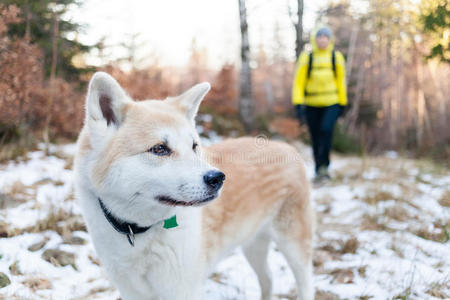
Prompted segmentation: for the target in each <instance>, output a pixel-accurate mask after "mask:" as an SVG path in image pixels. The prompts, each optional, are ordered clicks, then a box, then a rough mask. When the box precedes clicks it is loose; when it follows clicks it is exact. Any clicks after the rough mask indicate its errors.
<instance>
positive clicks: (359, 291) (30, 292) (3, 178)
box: [0, 143, 450, 300]
mask: <svg viewBox="0 0 450 300" xmlns="http://www.w3.org/2000/svg"><path fill="white" fill-rule="evenodd" d="M294 146H296V147H297V148H298V149H299V151H300V152H302V153H303V154H304V157H305V160H306V165H307V171H308V174H309V177H312V175H313V174H312V173H313V170H312V169H313V166H312V161H311V158H310V154H309V150H308V148H307V147H305V146H303V145H302V144H300V143H294ZM74 151H75V145H73V144H68V145H53V146H52V147H51V149H50V155H45V153H44V151H34V152H30V153H28V154H27V155H25V156H22V157H20V158H18V159H16V160H15V161H10V162H8V163H6V164H2V165H0V237H2V238H1V239H0V286H4V285H6V287H3V288H0V299H118V298H119V294H118V292H117V290H115V289H114V287H112V285H111V284H110V283H109V281H108V280H107V277H106V275H105V273H104V271H103V270H102V268H101V266H100V263H99V261H98V258H97V256H96V254H95V251H94V249H93V246H92V243H91V240H90V237H89V235H88V233H87V232H86V228H85V226H84V222H83V219H82V217H81V214H80V209H79V208H78V206H77V203H76V201H75V200H74V196H73V180H72V171H71V168H72V164H73V154H74ZM331 173H332V175H333V180H332V181H330V182H329V183H327V184H325V185H322V186H320V187H315V188H313V192H312V198H313V202H314V204H315V208H316V212H317V234H316V242H315V256H314V268H315V270H314V273H315V278H314V282H315V286H316V299H318V300H321V299H322V300H323V299H448V298H449V297H450V259H449V257H450V241H449V239H450V221H449V220H450V171H449V170H448V169H445V168H444V167H441V166H436V165H434V164H432V163H429V162H426V161H421V160H411V159H405V158H402V157H399V156H398V155H397V154H396V153H394V152H389V153H386V155H384V156H378V157H366V158H364V159H363V158H361V157H355V156H338V155H334V156H333V162H332V166H331ZM269 266H270V268H271V271H272V277H273V280H274V287H273V293H274V296H273V299H295V295H296V291H295V285H294V278H293V276H292V273H291V272H290V270H289V268H288V266H287V264H286V262H285V260H284V258H283V256H282V255H281V254H280V253H279V251H278V250H277V248H276V245H275V244H272V247H271V251H270V254H269ZM8 282H9V284H8ZM205 299H259V287H258V284H257V281H256V277H255V275H254V273H253V271H252V270H251V269H250V267H249V266H248V264H247V262H246V261H245V258H244V256H243V255H242V253H241V250H240V249H237V250H236V251H234V252H233V253H232V254H231V255H230V256H228V257H227V258H225V259H224V260H223V261H222V262H220V263H219V265H218V266H217V267H216V271H215V272H214V273H213V274H212V275H211V276H210V279H209V280H208V281H207V284H206V286H205Z"/></svg>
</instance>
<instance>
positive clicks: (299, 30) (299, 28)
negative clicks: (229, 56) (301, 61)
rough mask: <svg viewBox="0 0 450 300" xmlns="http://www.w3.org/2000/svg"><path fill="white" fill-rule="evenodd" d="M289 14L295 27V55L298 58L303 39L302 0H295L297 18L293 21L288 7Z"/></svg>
mask: <svg viewBox="0 0 450 300" xmlns="http://www.w3.org/2000/svg"><path fill="white" fill-rule="evenodd" d="M289 15H290V17H291V19H292V22H293V24H294V28H295V57H296V59H298V57H299V56H300V53H302V50H303V46H304V41H303V0H297V18H296V19H297V20H296V21H294V17H293V16H292V15H293V13H292V11H291V9H290V8H289Z"/></svg>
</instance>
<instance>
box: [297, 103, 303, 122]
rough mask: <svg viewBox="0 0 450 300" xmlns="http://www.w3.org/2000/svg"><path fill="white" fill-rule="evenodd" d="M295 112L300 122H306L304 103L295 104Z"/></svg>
mask: <svg viewBox="0 0 450 300" xmlns="http://www.w3.org/2000/svg"><path fill="white" fill-rule="evenodd" d="M295 114H296V116H297V119H298V121H299V122H300V124H304V123H305V108H304V105H301V104H297V105H295Z"/></svg>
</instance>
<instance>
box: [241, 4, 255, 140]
mask: <svg viewBox="0 0 450 300" xmlns="http://www.w3.org/2000/svg"><path fill="white" fill-rule="evenodd" d="M238 1H239V17H240V18H239V20H240V24H241V79H240V99H239V114H240V118H241V121H242V123H243V124H244V128H245V130H246V131H247V132H250V131H251V130H252V129H253V125H254V112H253V111H254V107H253V102H252V81H251V70H250V43H249V39H248V24H247V11H246V8H245V0H238Z"/></svg>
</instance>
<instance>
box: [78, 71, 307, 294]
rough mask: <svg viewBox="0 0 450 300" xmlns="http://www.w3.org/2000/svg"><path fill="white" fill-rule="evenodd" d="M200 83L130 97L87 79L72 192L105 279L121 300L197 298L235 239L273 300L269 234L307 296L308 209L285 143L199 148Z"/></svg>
mask: <svg viewBox="0 0 450 300" xmlns="http://www.w3.org/2000/svg"><path fill="white" fill-rule="evenodd" d="M209 89H210V85H209V83H201V84H197V85H195V86H194V87H192V88H191V89H189V90H188V91H186V92H185V93H183V94H181V95H179V96H176V97H168V98H167V99H165V100H162V101H161V100H145V101H133V100H132V99H131V98H130V97H129V96H128V95H127V94H126V92H125V91H124V89H123V88H122V87H121V86H120V85H119V83H118V82H117V81H116V80H115V79H114V78H113V77H111V76H110V75H108V74H106V73H103V72H97V73H95V74H94V75H93V77H92V79H91V81H90V83H89V87H88V93H87V97H86V119H85V123H84V127H83V129H82V131H81V132H80V135H79V137H78V141H77V153H76V155H75V163H74V176H75V192H76V198H77V201H78V202H79V204H80V206H81V209H82V212H83V216H84V219H85V221H86V224H87V228H88V231H89V233H90V235H91V237H92V241H93V244H94V247H95V249H96V252H97V254H98V256H99V259H100V261H101V263H102V265H103V267H104V269H105V270H106V272H107V275H108V277H109V278H110V280H111V281H112V283H113V284H114V286H116V287H117V288H118V290H119V292H120V295H121V297H122V299H124V300H140V299H170V300H172V299H177V300H182V299H186V300H197V299H202V298H203V297H202V294H203V284H204V282H205V280H206V279H207V278H208V275H209V274H210V273H211V272H212V271H213V270H214V266H215V264H216V263H217V262H218V261H219V260H220V259H221V258H223V257H224V256H226V255H227V254H229V253H230V251H232V250H233V249H235V248H236V247H238V246H242V249H243V253H244V254H245V256H246V258H247V260H248V262H249V264H250V265H251V266H252V268H253V269H254V270H255V272H256V274H257V277H258V281H259V284H260V286H261V296H262V299H270V295H271V278H270V273H269V269H268V265H267V254H268V251H269V243H270V241H274V242H275V243H276V245H277V247H278V249H279V250H280V251H281V252H282V253H283V255H284V256H285V258H286V260H287V262H288V264H289V266H290V268H291V269H292V271H293V274H294V276H295V279H296V283H297V289H298V299H302V300H310V299H313V298H314V288H313V274H312V273H313V271H312V268H313V267H312V243H313V231H314V214H313V209H312V204H311V202H310V199H309V198H310V187H309V183H308V180H307V178H306V174H305V169H304V166H303V162H302V160H301V159H300V158H299V154H298V153H297V151H296V150H295V149H294V148H293V147H291V146H290V145H288V144H286V143H281V142H275V141H267V140H265V139H259V140H258V139H255V138H238V139H230V140H225V141H224V142H222V143H219V144H215V145H212V146H210V147H205V148H202V147H201V144H200V138H199V135H198V133H197V132H196V130H195V116H196V114H197V111H198V108H199V105H200V102H201V101H202V99H203V98H204V96H205V95H206V93H207V92H208V91H209Z"/></svg>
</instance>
